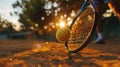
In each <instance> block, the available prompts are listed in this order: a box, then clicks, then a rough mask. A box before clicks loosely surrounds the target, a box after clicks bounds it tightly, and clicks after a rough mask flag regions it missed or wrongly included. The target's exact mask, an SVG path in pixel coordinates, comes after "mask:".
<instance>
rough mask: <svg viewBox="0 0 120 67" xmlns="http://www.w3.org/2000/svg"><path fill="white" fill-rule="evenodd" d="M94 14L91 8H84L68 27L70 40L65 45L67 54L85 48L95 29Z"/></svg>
mask: <svg viewBox="0 0 120 67" xmlns="http://www.w3.org/2000/svg"><path fill="white" fill-rule="evenodd" d="M95 19H96V12H95V9H94V8H93V6H91V5H89V6H86V7H85V9H84V10H83V11H82V12H81V13H80V15H79V16H78V17H77V19H76V20H75V21H74V22H72V24H71V26H70V32H71V33H70V38H69V40H68V41H67V42H66V43H65V46H66V48H67V50H68V51H69V52H78V51H80V50H82V49H83V48H85V47H86V46H87V44H88V43H89V41H90V38H91V37H92V34H93V33H94V31H95V28H96V24H97V23H96V20H95Z"/></svg>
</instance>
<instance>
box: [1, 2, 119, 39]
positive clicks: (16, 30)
mask: <svg viewBox="0 0 120 67" xmlns="http://www.w3.org/2000/svg"><path fill="white" fill-rule="evenodd" d="M83 1H84V0H1V1H0V39H36V40H37V39H38V40H43V41H56V38H55V32H56V30H57V29H58V28H60V27H64V26H69V25H70V24H71V21H72V19H73V18H74V17H75V15H76V14H77V11H78V9H79V8H80V6H81V5H82V3H83ZM116 2H117V3H118V4H117V5H120V1H119V0H116ZM105 9H106V12H105V13H104V14H103V21H102V22H103V32H104V35H105V37H106V38H107V39H110V38H111V39H112V38H113V39H117V40H118V39H120V21H119V20H118V18H117V17H116V16H115V15H114V14H113V13H112V11H111V10H110V9H109V8H108V7H107V6H106V5H105ZM95 37H96V34H95V36H94V38H95Z"/></svg>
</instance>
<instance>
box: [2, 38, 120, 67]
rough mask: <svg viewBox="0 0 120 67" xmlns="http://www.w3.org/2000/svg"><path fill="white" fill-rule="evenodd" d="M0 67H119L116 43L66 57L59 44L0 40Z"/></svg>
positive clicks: (119, 51) (119, 49) (119, 47)
mask: <svg viewBox="0 0 120 67" xmlns="http://www.w3.org/2000/svg"><path fill="white" fill-rule="evenodd" d="M0 67H120V41H119V40H117V41H116V40H108V41H106V44H105V45H98V44H89V45H88V46H87V47H86V48H85V49H83V50H82V51H80V52H78V53H74V54H68V52H67V51H66V49H65V48H64V44H62V43H57V42H45V41H33V40H0Z"/></svg>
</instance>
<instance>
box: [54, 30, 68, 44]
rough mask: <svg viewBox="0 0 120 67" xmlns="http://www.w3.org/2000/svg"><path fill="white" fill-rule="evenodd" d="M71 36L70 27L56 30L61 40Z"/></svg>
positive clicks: (66, 39) (57, 37) (63, 40)
mask: <svg viewBox="0 0 120 67" xmlns="http://www.w3.org/2000/svg"><path fill="white" fill-rule="evenodd" d="M69 37H70V29H69V28H59V29H58V30H57V32H56V39H57V40H58V41H59V42H66V41H68V40H69Z"/></svg>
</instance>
